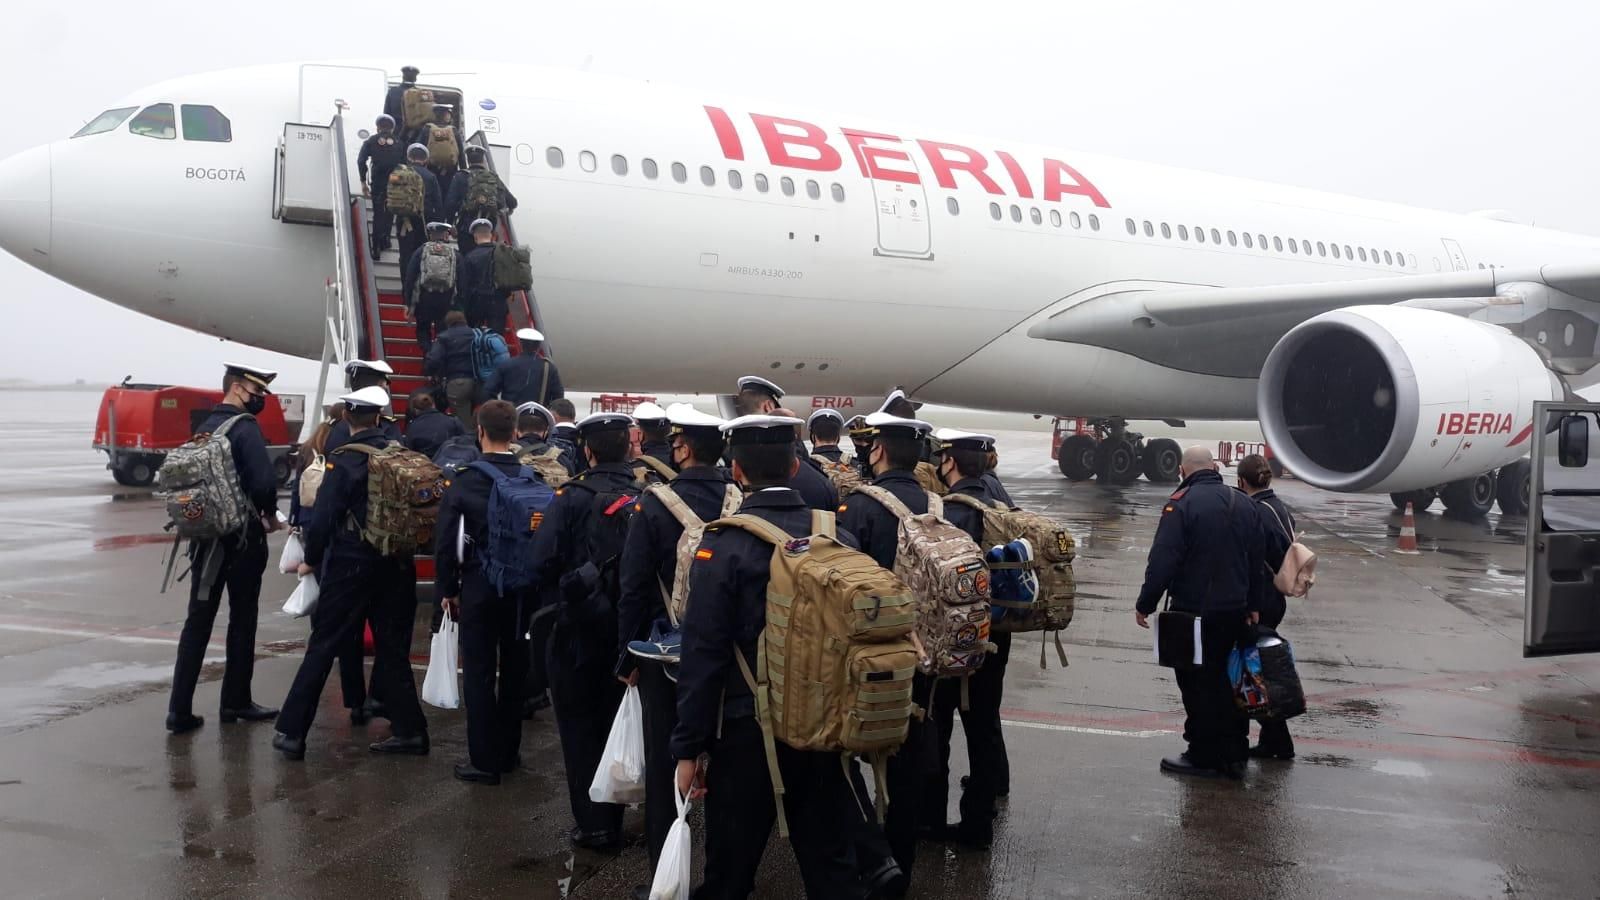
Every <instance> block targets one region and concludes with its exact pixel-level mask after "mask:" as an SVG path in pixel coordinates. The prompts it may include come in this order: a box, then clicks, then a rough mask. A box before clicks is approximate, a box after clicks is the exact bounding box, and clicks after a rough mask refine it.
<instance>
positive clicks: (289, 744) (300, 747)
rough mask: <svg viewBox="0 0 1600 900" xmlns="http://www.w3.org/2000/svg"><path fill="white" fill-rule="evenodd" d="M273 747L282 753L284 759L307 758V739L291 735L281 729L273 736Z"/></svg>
mask: <svg viewBox="0 0 1600 900" xmlns="http://www.w3.org/2000/svg"><path fill="white" fill-rule="evenodd" d="M272 749H274V750H276V751H278V752H279V753H282V754H283V758H284V759H295V760H299V759H305V758H306V739H305V738H297V737H290V736H288V735H287V734H284V733H283V732H281V731H280V732H278V733H277V734H274V735H273V736H272Z"/></svg>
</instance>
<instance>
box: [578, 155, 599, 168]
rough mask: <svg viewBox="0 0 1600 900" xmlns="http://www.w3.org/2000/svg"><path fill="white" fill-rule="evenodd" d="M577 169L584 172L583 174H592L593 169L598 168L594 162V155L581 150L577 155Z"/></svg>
mask: <svg viewBox="0 0 1600 900" xmlns="http://www.w3.org/2000/svg"><path fill="white" fill-rule="evenodd" d="M578 168H580V169H582V170H584V171H585V172H593V171H594V170H595V169H597V168H599V163H597V162H596V161H595V158H594V153H593V152H592V151H589V150H583V151H581V152H579V153H578Z"/></svg>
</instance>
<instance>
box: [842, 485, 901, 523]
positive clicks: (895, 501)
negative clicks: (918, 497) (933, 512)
mask: <svg viewBox="0 0 1600 900" xmlns="http://www.w3.org/2000/svg"><path fill="white" fill-rule="evenodd" d="M856 491H857V492H858V493H862V494H866V495H867V496H868V497H871V498H872V499H874V500H876V501H878V503H879V505H881V506H882V507H883V508H884V509H887V510H888V511H889V512H891V513H893V514H894V517H895V518H896V519H907V518H910V517H911V516H913V515H915V513H913V512H912V511H911V509H910V507H908V506H906V505H905V504H904V503H901V502H900V498H899V497H896V496H895V495H894V494H891V493H889V491H888V489H887V488H883V487H879V486H878V485H875V484H864V485H862V486H861V487H858V488H856Z"/></svg>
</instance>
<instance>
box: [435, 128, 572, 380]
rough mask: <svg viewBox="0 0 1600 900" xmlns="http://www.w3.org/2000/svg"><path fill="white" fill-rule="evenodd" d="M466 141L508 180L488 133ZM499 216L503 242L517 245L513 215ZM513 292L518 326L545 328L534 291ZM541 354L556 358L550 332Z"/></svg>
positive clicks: (452, 213)
mask: <svg viewBox="0 0 1600 900" xmlns="http://www.w3.org/2000/svg"><path fill="white" fill-rule="evenodd" d="M466 143H467V144H469V145H471V146H474V147H481V148H483V157H484V164H485V165H487V166H488V167H489V171H491V172H494V173H495V175H497V176H499V178H500V180H501V181H503V182H504V181H506V177H505V176H504V175H501V174H500V172H499V170H497V169H496V168H495V166H494V150H493V149H492V148H491V147H490V146H489V137H488V135H486V134H484V133H483V132H482V131H475V132H473V134H472V137H469V138H467V140H466ZM463 174H465V173H463ZM458 177H459V176H458ZM458 211H459V210H446V215H450V216H453V215H455V213H456V212H458ZM497 218H498V219H499V222H498V225H499V229H500V235H501V243H505V244H509V245H511V246H513V247H515V246H517V233H516V230H515V229H513V228H512V226H511V217H510V216H508V215H506V214H505V213H500V214H498V216H497ZM463 224H466V225H470V224H471V223H470V222H467V223H463ZM513 293H514V294H516V295H517V296H518V297H520V298H521V300H522V303H521V313H522V316H521V318H522V322H519V323H518V327H521V325H523V324H528V325H532V326H534V327H536V328H539V329H540V330H543V327H544V326H543V323H544V317H543V316H541V315H539V300H538V298H537V297H535V296H534V293H533V291H514V292H513ZM517 318H518V317H517V316H516V315H515V311H514V312H513V315H512V319H513V320H515V319H517ZM540 355H541V356H543V357H544V358H545V359H554V358H555V354H553V353H551V352H550V336H549V335H548V334H546V335H545V341H544V343H543V344H542V345H541V346H540Z"/></svg>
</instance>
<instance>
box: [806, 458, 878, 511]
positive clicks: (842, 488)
mask: <svg viewBox="0 0 1600 900" xmlns="http://www.w3.org/2000/svg"><path fill="white" fill-rule="evenodd" d="M811 458H812V459H813V460H816V463H817V465H819V466H821V467H822V474H824V475H826V476H828V480H829V481H831V482H833V489H834V490H836V491H838V492H839V499H840V500H843V499H844V498H845V497H847V496H849V495H850V492H851V491H853V490H855V489H856V488H858V487H861V485H862V484H864V483H865V479H863V478H862V477H861V470H860V469H858V468H856V467H855V466H853V465H851V464H850V463H847V462H845V461H844V460H840V461H838V462H834V461H833V460H831V459H829V458H827V457H826V456H819V455H817V454H815V453H813V454H811Z"/></svg>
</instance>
